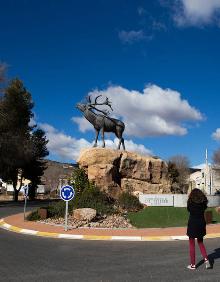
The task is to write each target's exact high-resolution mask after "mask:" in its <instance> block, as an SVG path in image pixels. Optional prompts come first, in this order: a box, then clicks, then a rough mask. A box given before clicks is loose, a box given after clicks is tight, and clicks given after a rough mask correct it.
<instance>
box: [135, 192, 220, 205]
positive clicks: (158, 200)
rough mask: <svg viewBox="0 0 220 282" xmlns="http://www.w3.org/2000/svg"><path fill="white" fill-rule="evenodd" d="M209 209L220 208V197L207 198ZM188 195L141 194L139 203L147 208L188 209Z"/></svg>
mask: <svg viewBox="0 0 220 282" xmlns="http://www.w3.org/2000/svg"><path fill="white" fill-rule="evenodd" d="M207 198H208V201H209V202H208V207H218V206H220V195H218V196H207ZM187 199H188V195H186V194H173V195H170V194H160V195H158V194H140V195H139V201H140V202H141V203H142V204H144V205H147V206H154V207H159V206H169V207H186V206H187Z"/></svg>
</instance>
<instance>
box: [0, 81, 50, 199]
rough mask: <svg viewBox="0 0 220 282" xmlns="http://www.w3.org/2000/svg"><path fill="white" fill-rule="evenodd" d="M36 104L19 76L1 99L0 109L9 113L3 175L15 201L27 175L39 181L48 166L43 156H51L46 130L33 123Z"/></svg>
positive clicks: (1, 153)
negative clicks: (9, 184) (10, 187)
mask: <svg viewBox="0 0 220 282" xmlns="http://www.w3.org/2000/svg"><path fill="white" fill-rule="evenodd" d="M33 105H34V104H33V101H32V98H31V94H30V93H29V92H28V91H27V90H26V89H25V87H24V86H23V83H22V82H21V81H20V80H18V79H14V80H12V81H11V82H10V84H9V86H8V87H7V88H6V90H5V93H3V97H2V98H1V100H0V112H3V113H4V114H5V118H4V119H0V159H1V162H0V175H1V177H2V178H3V180H4V181H6V182H12V184H13V188H14V200H15V201H17V200H18V193H19V191H20V189H21V187H22V180H23V179H24V177H25V178H27V179H29V180H31V181H33V182H34V183H38V182H39V177H40V176H41V174H42V170H43V169H44V165H43V161H42V159H43V157H45V156H46V155H48V151H47V149H46V144H47V140H46V138H45V136H44V132H43V131H42V130H39V129H38V130H36V126H30V120H31V118H32V117H33V113H32V108H33ZM18 176H19V178H20V184H19V186H18V187H17V184H18Z"/></svg>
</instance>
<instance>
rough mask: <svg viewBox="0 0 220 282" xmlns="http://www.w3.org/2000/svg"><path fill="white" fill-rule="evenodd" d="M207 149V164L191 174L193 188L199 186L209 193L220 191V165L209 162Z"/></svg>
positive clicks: (213, 193)
mask: <svg viewBox="0 0 220 282" xmlns="http://www.w3.org/2000/svg"><path fill="white" fill-rule="evenodd" d="M207 159H208V157H207V150H206V162H205V166H204V167H203V168H202V169H201V170H199V171H196V172H194V173H192V174H191V175H190V184H191V188H192V189H193V188H199V189H201V190H202V191H204V192H205V193H206V194H207V195H215V194H217V193H219V192H220V166H217V165H211V164H208V161H207Z"/></svg>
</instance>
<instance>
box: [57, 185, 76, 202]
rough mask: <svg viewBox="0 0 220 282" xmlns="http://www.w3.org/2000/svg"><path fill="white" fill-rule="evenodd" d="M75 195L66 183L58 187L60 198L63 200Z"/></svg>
mask: <svg viewBox="0 0 220 282" xmlns="http://www.w3.org/2000/svg"><path fill="white" fill-rule="evenodd" d="M74 196H75V191H74V189H73V187H72V186H69V185H66V186H63V187H62V188H61V189H60V198H61V199H62V200H64V201H70V200H72V199H73V197H74Z"/></svg>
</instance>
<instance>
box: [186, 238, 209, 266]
mask: <svg viewBox="0 0 220 282" xmlns="http://www.w3.org/2000/svg"><path fill="white" fill-rule="evenodd" d="M197 243H198V245H199V249H200V252H201V254H202V256H203V258H204V259H208V256H207V253H206V248H205V246H204V244H203V238H198V239H197ZM189 253H190V260H191V264H192V265H195V261H196V251H195V238H189Z"/></svg>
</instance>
